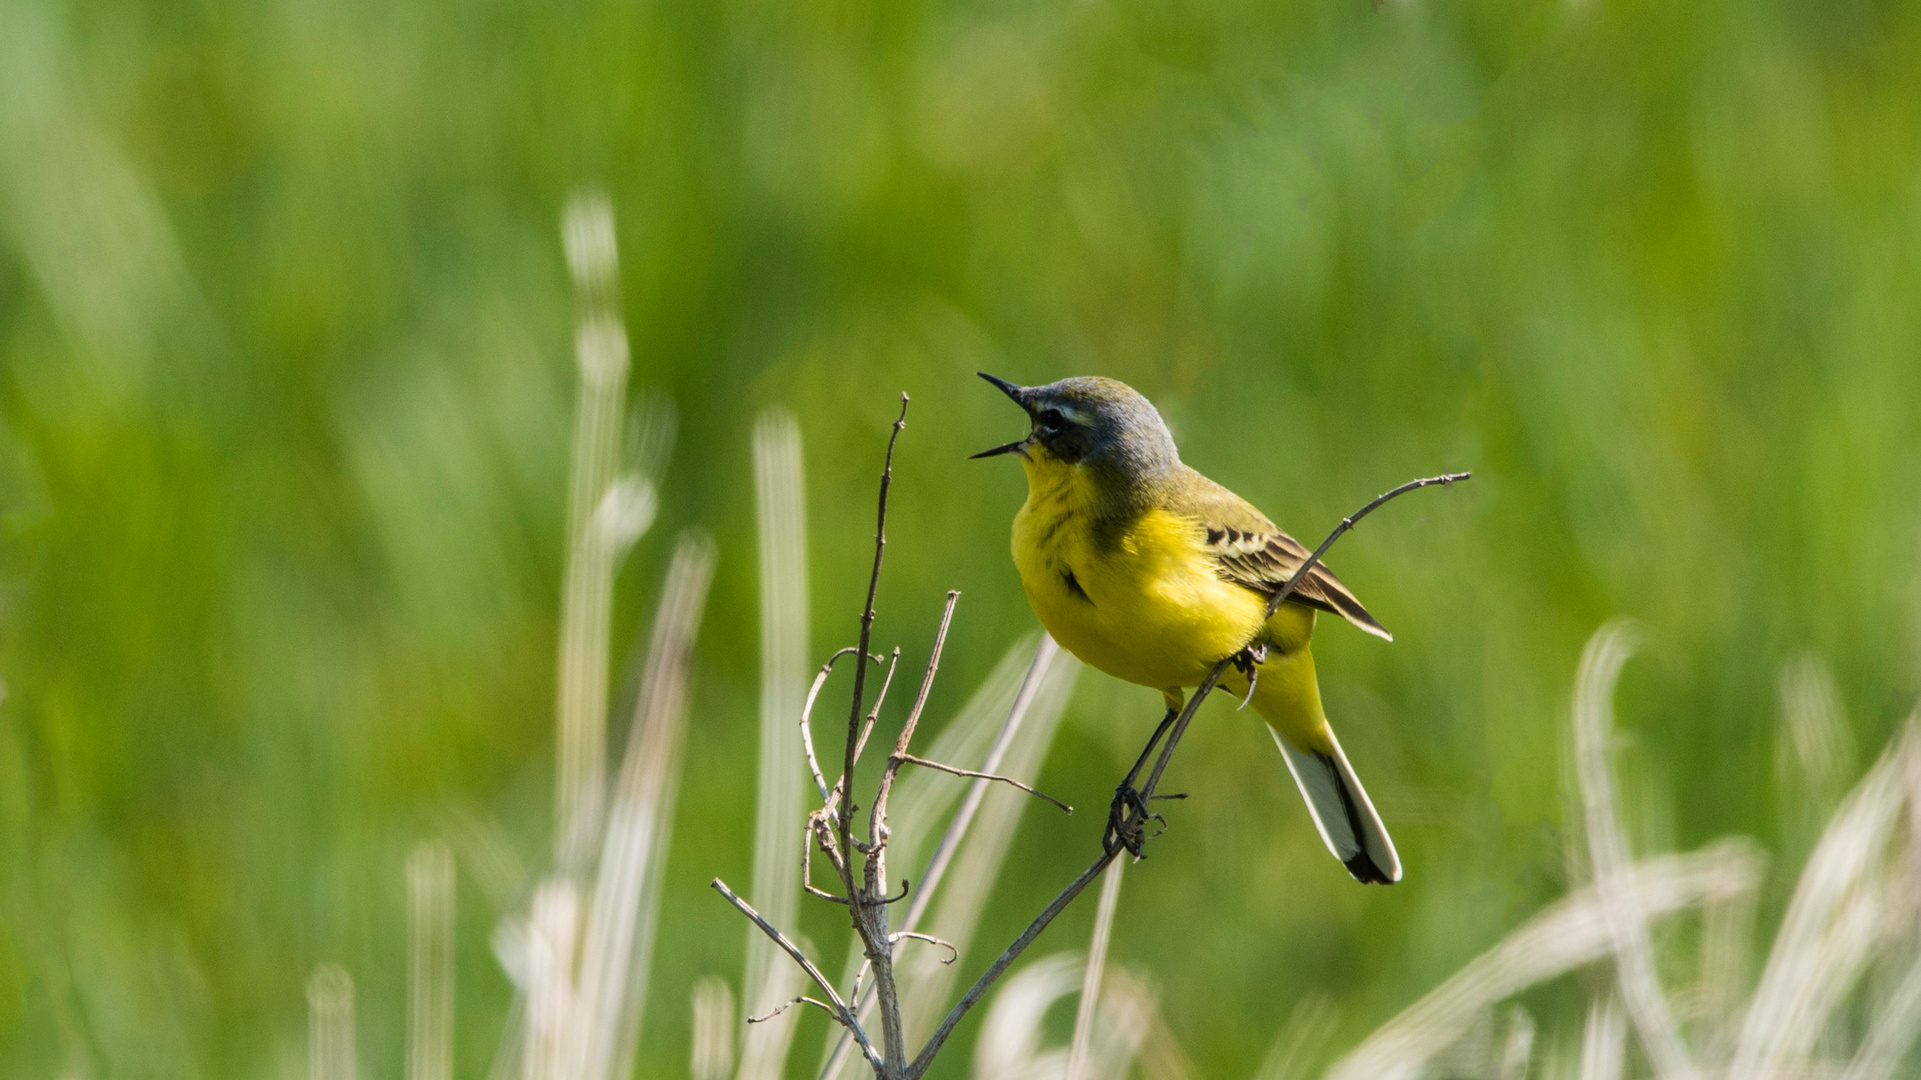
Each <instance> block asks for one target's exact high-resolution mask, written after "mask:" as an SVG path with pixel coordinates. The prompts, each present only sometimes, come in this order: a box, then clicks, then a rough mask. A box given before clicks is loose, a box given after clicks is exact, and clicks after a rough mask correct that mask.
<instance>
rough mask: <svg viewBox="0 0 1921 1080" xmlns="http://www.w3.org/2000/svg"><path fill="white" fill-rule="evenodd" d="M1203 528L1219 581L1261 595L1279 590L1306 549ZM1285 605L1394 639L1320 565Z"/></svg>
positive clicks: (1275, 537)
mask: <svg viewBox="0 0 1921 1080" xmlns="http://www.w3.org/2000/svg"><path fill="white" fill-rule="evenodd" d="M1206 527H1207V546H1208V548H1209V550H1211V551H1212V552H1213V553H1214V558H1215V559H1216V560H1217V561H1218V563H1219V565H1220V574H1221V576H1222V577H1223V578H1226V579H1227V580H1228V581H1231V582H1233V583H1234V584H1236V585H1244V586H1246V587H1247V588H1250V589H1253V590H1254V591H1255V592H1258V593H1261V594H1262V595H1264V596H1273V595H1274V594H1275V593H1277V592H1279V591H1281V587H1282V586H1284V585H1286V584H1287V582H1288V580H1289V579H1290V578H1292V577H1293V576H1294V574H1295V572H1296V571H1298V570H1299V569H1300V568H1301V564H1302V563H1304V562H1306V561H1307V556H1308V554H1309V552H1308V550H1307V549H1306V548H1304V547H1302V546H1301V545H1300V542H1299V541H1297V540H1295V539H1294V538H1293V537H1291V536H1289V535H1287V534H1286V533H1284V532H1282V531H1280V530H1279V529H1274V530H1273V531H1271V532H1270V531H1266V530H1262V531H1257V532H1242V531H1241V530H1239V529H1236V528H1234V527H1232V526H1229V525H1207V526H1206ZM1288 600H1289V601H1290V602H1292V601H1298V602H1300V603H1303V604H1306V605H1308V606H1309V607H1315V608H1319V609H1321V610H1322V611H1326V612H1331V613H1333V614H1335V615H1339V616H1341V617H1342V618H1344V619H1346V620H1347V621H1348V622H1351V623H1353V624H1354V625H1355V626H1358V627H1360V628H1361V629H1363V630H1365V631H1367V632H1368V633H1370V634H1373V635H1375V636H1377V637H1381V638H1385V639H1386V640H1388V641H1393V640H1394V635H1393V634H1390V633H1388V632H1387V628H1386V627H1384V626H1382V625H1381V624H1380V623H1378V622H1375V621H1374V616H1372V615H1369V614H1368V613H1367V609H1366V608H1364V607H1362V606H1361V602H1360V601H1359V600H1357V599H1355V597H1354V594H1353V593H1351V592H1349V591H1348V589H1347V586H1345V585H1343V584H1341V581H1340V579H1339V578H1337V577H1335V576H1334V572H1333V571H1331V570H1329V569H1328V568H1327V567H1325V566H1322V565H1321V564H1320V563H1315V564H1314V569H1312V570H1309V571H1308V572H1307V576H1306V577H1304V578H1302V579H1301V583H1300V584H1299V585H1297V586H1295V588H1294V592H1293V594H1292V595H1291V596H1289V597H1288Z"/></svg>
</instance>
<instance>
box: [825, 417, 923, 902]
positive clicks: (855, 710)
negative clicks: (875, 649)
mask: <svg viewBox="0 0 1921 1080" xmlns="http://www.w3.org/2000/svg"><path fill="white" fill-rule="evenodd" d="M906 426H907V395H906V394H902V395H901V396H900V416H899V417H897V418H896V419H895V420H894V433H893V434H892V435H889V436H888V437H887V458H886V460H885V461H884V462H883V463H882V464H881V470H880V507H879V509H878V510H877V511H876V512H875V515H874V569H873V571H872V572H871V573H869V574H868V575H867V602H866V605H865V606H864V607H862V608H861V613H860V645H859V652H860V655H862V656H866V655H868V652H867V645H868V643H869V642H870V641H872V640H873V638H874V595H875V593H876V592H878V591H879V589H880V564H881V557H882V556H883V555H884V554H886V552H887V489H888V488H890V487H892V486H893V485H894V444H895V443H897V442H899V441H900V433H901V429H902V428H904V427H906ZM866 689H867V665H866V664H855V665H854V704H853V707H852V708H850V709H849V710H848V711H847V756H846V761H845V762H844V763H843V765H842V767H841V778H840V805H842V806H847V805H849V804H850V802H851V801H852V797H853V793H852V784H853V783H854V763H855V761H856V760H857V758H856V756H855V755H856V751H857V750H858V749H859V746H860V719H861V716H860V707H861V699H862V694H863V692H864V691H865V690H866ZM853 816H854V815H853V814H852V813H846V814H841V815H840V846H841V849H842V850H843V851H845V850H847V849H848V848H851V847H853V846H854V844H853V839H854V838H853V833H852V821H851V819H852V818H853ZM846 876H848V881H847V892H848V895H849V896H853V895H854V881H853V879H852V877H851V873H850V874H848V875H846ZM856 906H858V904H857V905H856Z"/></svg>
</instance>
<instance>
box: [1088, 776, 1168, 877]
mask: <svg viewBox="0 0 1921 1080" xmlns="http://www.w3.org/2000/svg"><path fill="white" fill-rule="evenodd" d="M1150 821H1158V822H1160V825H1161V831H1162V832H1164V831H1166V829H1167V819H1166V818H1164V817H1162V816H1161V815H1159V814H1156V813H1155V812H1154V811H1152V810H1150V809H1148V807H1147V799H1146V798H1144V797H1143V796H1142V795H1141V793H1140V791H1138V790H1137V789H1136V788H1135V787H1134V786H1133V785H1132V784H1128V783H1123V784H1121V785H1120V786H1119V787H1116V788H1115V789H1114V801H1113V802H1112V803H1110V804H1109V805H1108V807H1107V831H1106V832H1105V833H1103V834H1102V836H1101V847H1102V848H1104V849H1105V850H1106V851H1107V852H1108V853H1109V854H1112V853H1114V852H1115V851H1117V850H1121V849H1125V850H1126V851H1127V853H1128V854H1129V855H1132V856H1134V857H1135V858H1136V859H1142V858H1146V856H1145V855H1144V854H1142V848H1143V845H1145V844H1146V842H1147V841H1148V839H1149V837H1148V835H1147V829H1146V826H1147V823H1148V822H1150ZM1154 835H1156V836H1159V835H1160V832H1156V833H1155V834H1154Z"/></svg>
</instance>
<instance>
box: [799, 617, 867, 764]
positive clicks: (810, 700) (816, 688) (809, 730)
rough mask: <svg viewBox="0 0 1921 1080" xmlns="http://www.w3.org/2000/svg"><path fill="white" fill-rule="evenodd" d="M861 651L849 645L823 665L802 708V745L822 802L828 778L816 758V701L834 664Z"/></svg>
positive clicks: (831, 672)
mask: <svg viewBox="0 0 1921 1080" xmlns="http://www.w3.org/2000/svg"><path fill="white" fill-rule="evenodd" d="M859 651H860V650H859V649H856V648H854V647H853V646H852V645H849V646H847V647H846V648H844V649H841V650H840V651H838V652H836V653H834V655H832V656H830V657H828V658H827V662H826V663H825V664H822V665H821V666H820V671H819V672H818V673H816V674H815V675H814V685H812V686H810V687H808V688H807V702H806V704H804V705H802V706H801V707H800V744H801V746H802V748H803V749H805V750H806V751H807V771H809V772H811V773H813V774H814V786H815V787H817V788H819V789H820V797H821V799H822V801H825V800H826V799H827V797H828V796H827V778H826V777H824V776H822V775H821V773H820V761H819V759H817V758H815V757H814V728H813V723H812V720H813V715H814V699H815V698H817V697H819V696H820V691H821V687H823V686H826V685H827V676H829V675H832V674H833V673H834V663H835V662H836V661H838V660H839V659H840V658H841V657H843V656H846V655H847V654H848V653H852V652H859ZM873 660H874V662H875V663H879V662H880V657H878V656H876V657H874V658H873Z"/></svg>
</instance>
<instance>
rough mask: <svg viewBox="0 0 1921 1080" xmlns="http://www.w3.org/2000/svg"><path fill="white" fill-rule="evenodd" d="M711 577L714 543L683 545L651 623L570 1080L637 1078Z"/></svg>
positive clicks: (595, 912)
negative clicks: (697, 650) (690, 684)
mask: <svg viewBox="0 0 1921 1080" xmlns="http://www.w3.org/2000/svg"><path fill="white" fill-rule="evenodd" d="M713 577H714V545H713V542H712V541H711V540H709V539H708V538H707V537H706V536H705V535H704V534H690V535H687V536H684V537H682V539H681V541H680V543H679V544H678V545H677V546H676V548H675V550H674V558H673V562H672V563H671V564H670V565H669V566H668V569H667V582H666V586H665V588H664V590H663V591H662V594H661V599H660V607H659V609H658V610H657V611H656V612H655V614H654V626H653V633H652V635H651V639H650V641H649V645H648V651H647V663H646V667H645V668H644V670H643V674H642V676H641V684H640V695H639V697H638V699H637V700H636V701H635V702H634V715H633V720H632V723H631V726H630V729H629V732H628V735H627V748H626V752H625V754H624V755H623V756H622V759H621V764H620V775H619V778H618V780H617V782H616V784H615V788H614V800H613V806H612V808H611V810H610V812H609V813H608V818H607V828H606V840H605V842H604V844H603V845H602V849H601V854H600V866H599V874H598V877H597V879H596V881H595V885H594V893H593V909H592V918H591V919H590V921H589V922H588V924H587V936H586V942H585V949H584V950H583V953H582V956H581V960H580V965H581V972H580V992H579V998H578V1001H577V1003H576V1005H575V1008H574V1011H573V1016H572V1018H571V1019H572V1027H573V1031H572V1043H573V1058H572V1066H573V1068H572V1070H571V1071H570V1072H569V1073H568V1074H567V1075H568V1077H569V1080H573V1078H578V1080H610V1078H612V1077H625V1076H629V1075H631V1074H632V1073H633V1058H634V1050H635V1046H636V1045H637V1042H638V1038H639V1031H640V1018H641V1016H642V1015H643V1013H644V1012H645V1011H646V1005H647V974H648V967H649V961H650V960H651V959H652V956H653V944H654V929H655V919H656V917H657V916H658V913H659V909H660V887H661V881H662V878H663V877H664V873H665V869H666V862H667V846H668V841H669V839H670V838H671V837H672V835H673V807H674V800H675V796H676V794H677V793H678V791H679V786H680V758H681V744H682V741H683V739H682V736H683V734H684V733H685V731H686V726H687V683H688V678H689V675H690V673H691V671H692V667H693V653H694V640H695V638H696V637H697V636H698V634H699V632H700V619H701V612H702V611H703V610H705V608H706V605H707V589H708V586H709V585H710V584H711V583H712V581H713Z"/></svg>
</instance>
